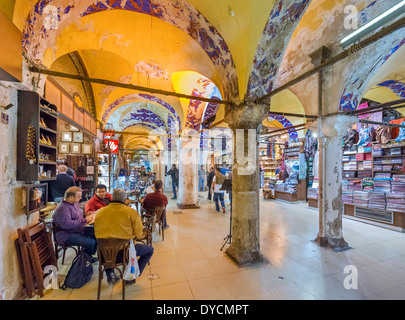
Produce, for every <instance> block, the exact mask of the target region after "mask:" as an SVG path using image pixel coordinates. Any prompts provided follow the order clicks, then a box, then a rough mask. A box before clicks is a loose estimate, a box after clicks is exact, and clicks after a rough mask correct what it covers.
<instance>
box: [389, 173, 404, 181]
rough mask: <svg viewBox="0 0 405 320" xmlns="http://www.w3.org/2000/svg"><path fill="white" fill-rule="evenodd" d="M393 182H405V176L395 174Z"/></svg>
mask: <svg viewBox="0 0 405 320" xmlns="http://www.w3.org/2000/svg"><path fill="white" fill-rule="evenodd" d="M392 181H405V174H393V175H392Z"/></svg>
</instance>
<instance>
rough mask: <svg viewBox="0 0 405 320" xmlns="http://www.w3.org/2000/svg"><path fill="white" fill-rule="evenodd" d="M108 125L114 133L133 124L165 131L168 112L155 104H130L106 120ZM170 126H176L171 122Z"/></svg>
mask: <svg viewBox="0 0 405 320" xmlns="http://www.w3.org/2000/svg"><path fill="white" fill-rule="evenodd" d="M171 119H173V118H171ZM108 123H111V124H112V125H113V126H114V129H115V130H116V131H123V130H125V129H126V128H128V127H130V126H133V125H135V124H149V125H153V127H154V128H162V129H163V130H164V131H167V129H168V125H169V112H168V110H167V109H165V108H162V107H160V106H158V105H156V104H152V103H147V102H132V103H128V104H125V105H122V106H120V107H119V108H117V109H116V110H115V111H114V113H113V114H112V115H111V117H110V118H109V119H108ZM170 124H171V125H173V124H174V125H176V123H175V122H173V121H172V120H171V123H170Z"/></svg>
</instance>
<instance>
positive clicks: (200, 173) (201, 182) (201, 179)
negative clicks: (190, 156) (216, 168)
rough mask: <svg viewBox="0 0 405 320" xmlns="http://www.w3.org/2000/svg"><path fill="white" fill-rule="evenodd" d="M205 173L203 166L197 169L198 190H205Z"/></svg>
mask: <svg viewBox="0 0 405 320" xmlns="http://www.w3.org/2000/svg"><path fill="white" fill-rule="evenodd" d="M206 175H207V174H206V173H205V170H204V166H201V168H200V170H198V191H201V189H202V191H205V176H206Z"/></svg>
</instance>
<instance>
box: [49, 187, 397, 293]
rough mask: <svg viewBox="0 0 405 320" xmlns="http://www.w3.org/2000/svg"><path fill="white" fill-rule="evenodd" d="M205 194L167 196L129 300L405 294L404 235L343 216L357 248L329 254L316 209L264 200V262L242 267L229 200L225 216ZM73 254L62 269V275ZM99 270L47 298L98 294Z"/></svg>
mask: <svg viewBox="0 0 405 320" xmlns="http://www.w3.org/2000/svg"><path fill="white" fill-rule="evenodd" d="M200 195H201V196H202V199H203V200H202V201H201V209H199V210H181V211H180V210H178V209H177V208H176V206H175V202H174V201H175V200H169V201H170V202H169V207H168V209H169V210H168V224H169V225H170V227H169V229H167V230H166V232H165V240H164V241H161V238H160V237H159V235H158V234H157V233H156V234H154V248H155V253H154V256H153V257H152V259H151V262H150V266H147V267H146V269H145V270H144V272H143V274H142V275H141V276H140V277H139V278H138V279H137V282H136V284H134V285H131V286H128V287H127V289H126V299H127V300H130V299H134V300H143V299H148V300H150V299H153V300H172V299H176V300H192V299H198V300H207V299H210V300H215V299H221V300H224V299H225V300H228V299H229V300H232V299H244V300H246V299H255V300H256V299H269V300H274V299H300V300H301V299H327V300H329V299H405V234H403V233H399V232H396V231H391V230H386V229H382V228H380V227H376V226H372V225H368V224H365V223H361V222H357V221H353V220H349V219H343V236H344V238H345V240H346V241H347V242H348V243H349V246H351V247H352V249H350V250H347V251H343V252H332V251H329V250H327V249H324V248H320V247H318V246H317V245H316V244H315V243H314V242H313V239H315V238H316V236H317V233H318V211H317V210H314V209H309V208H308V206H307V204H306V203H298V204H290V203H287V202H283V201H275V200H264V201H262V202H261V223H260V231H261V252H262V254H263V256H264V257H265V259H266V262H264V263H260V264H257V265H252V266H245V267H239V266H237V265H235V264H234V263H233V262H232V261H231V260H230V259H229V258H228V257H227V256H226V254H225V253H224V251H220V249H221V247H222V245H223V244H224V237H225V236H226V235H227V234H228V233H229V206H228V210H227V211H228V213H227V214H225V215H224V214H222V213H217V212H216V211H215V205H214V203H212V202H209V201H208V200H206V199H205V198H206V193H202V192H201V193H200ZM226 247H227V245H226V246H225V248H226ZM225 248H224V249H225ZM71 258H72V256H70V257H69V258H67V259H66V261H65V265H64V266H61V267H60V275H59V280H60V281H63V278H64V276H65V275H66V273H67V269H68V268H69V266H70V262H71ZM60 261H61V259H59V262H60ZM348 265H352V266H355V267H356V269H357V275H358V277H357V279H358V281H357V289H345V287H344V283H345V278H346V277H348V276H353V275H354V274H355V273H354V272H353V271H350V272H349V273H344V269H345V267H346V266H348ZM97 268H98V265H97V264H95V265H94V275H93V277H92V279H91V281H90V282H89V283H88V284H86V285H85V286H83V287H82V288H80V289H74V290H72V289H68V290H66V291H63V290H61V289H59V290H48V291H47V292H46V294H45V296H44V297H43V298H42V299H52V300H57V299H69V300H71V299H74V300H78V299H80V300H82V299H96V296H97V277H98V271H97V270H98V269H97ZM348 280H349V279H346V282H349V284H352V285H355V284H356V283H355V281H348ZM101 298H102V299H112V300H113V299H121V283H120V282H119V283H118V284H116V285H115V286H112V285H108V284H107V282H106V280H105V279H104V280H103V284H102V294H101Z"/></svg>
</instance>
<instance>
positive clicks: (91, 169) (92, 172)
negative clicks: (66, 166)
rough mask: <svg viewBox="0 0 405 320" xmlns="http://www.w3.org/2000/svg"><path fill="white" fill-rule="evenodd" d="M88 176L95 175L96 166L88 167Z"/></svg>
mask: <svg viewBox="0 0 405 320" xmlns="http://www.w3.org/2000/svg"><path fill="white" fill-rule="evenodd" d="M86 174H94V166H87V167H86Z"/></svg>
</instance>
